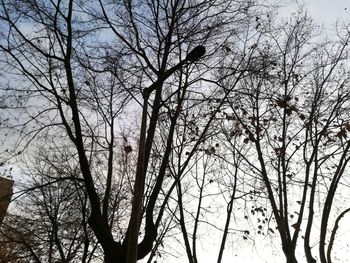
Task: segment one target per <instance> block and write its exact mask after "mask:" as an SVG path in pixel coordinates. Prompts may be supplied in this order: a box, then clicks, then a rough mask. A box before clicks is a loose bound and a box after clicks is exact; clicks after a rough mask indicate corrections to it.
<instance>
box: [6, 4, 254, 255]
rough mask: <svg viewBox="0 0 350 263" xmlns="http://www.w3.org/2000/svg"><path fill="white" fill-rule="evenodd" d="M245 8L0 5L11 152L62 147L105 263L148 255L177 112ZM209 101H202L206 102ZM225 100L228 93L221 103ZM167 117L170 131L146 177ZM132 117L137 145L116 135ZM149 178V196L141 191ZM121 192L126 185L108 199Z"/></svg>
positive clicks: (245, 12)
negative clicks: (119, 151)
mask: <svg viewBox="0 0 350 263" xmlns="http://www.w3.org/2000/svg"><path fill="white" fill-rule="evenodd" d="M252 6H254V2H253V1H248V2H244V1H243V2H242V1H221V0H207V1H184V0H173V1H142V0H138V1H124V2H114V1H112V2H109V1H102V0H99V1H92V2H89V3H87V2H85V1H79V0H76V1H73V0H70V1H35V2H33V1H7V0H2V1H1V11H0V23H1V26H2V31H1V40H0V49H1V51H2V56H3V58H4V59H3V61H2V65H4V69H5V71H6V74H5V75H6V77H7V78H8V79H9V82H8V83H6V85H4V88H3V92H7V93H10V94H11V95H12V97H14V101H15V103H16V105H14V106H13V107H11V106H8V108H7V110H11V112H13V113H12V114H13V115H12V116H13V118H10V119H9V120H8V122H7V124H8V125H9V126H10V127H11V128H12V131H15V130H16V131H17V132H18V136H19V138H21V140H20V142H19V143H16V145H17V146H18V147H24V148H27V147H28V145H29V146H30V144H29V143H30V142H32V141H34V139H35V138H37V137H38V136H39V135H40V134H41V133H42V132H43V131H44V130H45V129H48V130H49V135H50V138H51V140H54V138H59V137H61V136H63V137H66V138H68V139H69V140H70V142H71V145H70V147H72V149H74V150H73V154H74V155H75V156H76V158H77V162H78V163H79V167H80V174H81V176H82V181H83V186H84V189H85V192H86V194H87V197H88V200H89V209H90V210H89V212H90V214H89V218H88V223H89V226H90V227H91V229H92V231H93V233H94V235H95V237H96V239H97V241H98V243H99V244H100V246H101V247H102V249H103V252H104V260H105V262H136V260H137V259H141V258H144V257H145V256H146V255H147V254H148V253H150V252H151V251H152V249H153V243H154V242H155V241H156V239H157V236H158V233H157V228H158V226H159V224H160V222H161V220H162V216H163V214H164V207H165V205H166V202H167V200H168V198H165V199H164V200H163V204H162V205H160V209H159V210H157V211H158V213H157V217H156V220H154V217H155V213H154V212H155V205H156V203H157V201H158V200H159V193H160V192H161V190H162V187H163V182H164V178H165V173H166V170H167V166H168V163H169V157H170V155H171V153H172V151H173V145H172V142H173V137H174V131H175V127H176V125H177V124H178V119H179V116H180V114H181V112H182V109H183V105H184V103H185V101H187V100H188V98H189V96H191V94H192V95H193V94H196V91H195V90H193V88H194V87H195V86H194V85H195V84H196V83H198V81H199V79H200V77H201V76H203V74H209V73H208V71H207V70H206V69H208V68H209V67H208V66H215V63H216V62H217V61H216V60H215V59H214V60H213V61H212V62H211V63H212V64H211V65H210V62H206V63H207V64H208V65H205V63H203V62H204V61H209V58H210V57H212V54H214V53H215V51H216V50H218V49H219V48H221V47H222V43H223V42H224V41H225V38H226V37H227V35H232V34H234V35H236V36H238V35H239V34H240V33H241V32H240V30H235V29H234V28H240V25H241V24H244V25H247V22H246V19H247V17H249V14H250V9H251V7H252ZM237 39H239V38H238V37H237ZM204 46H205V47H204ZM205 49H206V50H207V53H206V54H207V55H206V57H203V55H204V53H205ZM191 50H192V51H191ZM190 51H191V52H190ZM205 58H207V59H208V60H205ZM15 76H16V77H15ZM167 80H169V82H168V81H167ZM210 89H211V87H210V86H208V87H206V90H205V92H209V94H210ZM214 89H215V90H217V89H218V87H217V86H215V88H214ZM230 91H231V89H229V90H227V91H224V92H223V94H224V95H223V98H224V97H227V96H228V93H229V92H230ZM203 93H204V91H203ZM198 106H200V105H198ZM218 108H219V107H218ZM163 111H164V112H165V113H167V114H168V120H169V123H170V127H169V132H168V133H167V134H165V137H164V138H163V142H164V144H165V146H164V148H162V149H161V152H160V153H158V155H159V156H160V158H159V159H158V166H154V167H156V169H153V170H152V169H151V167H150V164H151V163H152V162H153V159H154V160H155V161H156V158H153V154H154V153H155V152H156V151H155V147H156V145H155V138H156V134H157V129H158V125H159V123H160V121H161V113H162V112H163ZM129 112H136V114H137V117H136V118H135V121H136V122H137V123H138V122H140V123H141V125H140V127H139V131H137V130H136V129H135V128H134V129H133V130H132V132H133V133H134V134H135V135H134V137H133V136H130V137H125V136H124V135H123V132H122V130H123V129H124V127H125V126H127V125H131V120H130V115H127V113H129ZM125 116H128V119H125ZM213 119H214V115H212V116H211V117H210V118H208V119H206V122H207V123H206V124H205V125H204V126H203V127H204V128H203V130H202V131H201V134H202V135H201V136H200V137H199V138H198V140H197V142H195V143H194V144H193V146H192V150H191V153H190V154H189V155H188V158H187V160H186V161H185V162H184V163H183V164H182V168H181V171H180V173H179V174H177V175H176V177H175V179H174V184H173V185H174V186H175V185H176V182H177V181H178V180H179V178H180V177H181V176H182V174H183V172H184V171H185V169H186V167H187V166H188V164H189V162H190V159H191V157H192V156H193V154H194V152H195V151H196V149H197V148H198V147H199V145H200V143H201V140H202V139H203V138H204V136H205V134H206V132H207V130H208V128H209V126H210V124H211V122H212V121H213ZM19 121H21V123H20V124H18V122H19ZM123 126H124V127H123ZM132 137H133V138H132ZM132 139H134V140H132ZM123 141H124V142H129V143H128V144H127V145H125V148H124V151H125V154H124V157H121V158H136V160H135V164H136V171H133V170H132V169H129V168H127V167H126V168H125V170H124V172H133V176H130V177H123V176H124V173H122V174H118V173H116V169H115V163H118V161H117V162H116V161H115V159H116V158H119V156H120V155H119V156H117V155H116V153H115V148H116V147H115V146H116V144H118V143H119V144H120V143H122V142H123ZM134 149H135V150H134ZM136 149H137V150H136ZM135 151H137V154H135ZM22 152H23V149H20V150H16V153H17V154H21V153H22ZM12 153H14V152H12ZM101 163H102V164H103V169H102V168H99V165H100V164H101ZM121 177H123V178H125V179H122V178H121ZM126 178H127V179H126ZM149 178H153V181H152V184H146V182H148V179H149ZM118 180H119V182H120V181H123V180H129V181H128V185H127V186H126V187H125V188H123V189H119V190H122V191H119V192H117V193H116V192H115V191H114V190H115V188H114V186H115V185H116V184H115V182H116V181H118ZM119 186H120V184H119ZM173 189H174V188H169V189H168V190H169V194H165V196H166V197H167V196H169V195H170V193H171V191H172V190H173ZM120 192H122V193H123V195H119V193H120ZM115 197H117V199H115ZM120 198H122V199H123V202H124V204H126V206H123V209H124V213H122V214H119V213H120V210H119V211H116V210H115V208H116V206H118V204H120V203H119V201H118V200H120ZM116 200H117V201H116ZM130 202H132V209H131V210H129V209H127V207H129V203H130ZM125 207H126V208H125ZM118 217H121V218H122V219H121V218H119V220H116V218H118ZM143 218H144V220H143ZM142 222H144V224H142ZM115 224H118V226H117V227H115ZM141 225H142V226H143V229H142V231H141V232H142V236H143V237H142V240H141V242H140V243H139V242H138V239H139V232H140V226H141ZM115 229H118V230H120V232H119V231H117V232H116V231H115Z"/></svg>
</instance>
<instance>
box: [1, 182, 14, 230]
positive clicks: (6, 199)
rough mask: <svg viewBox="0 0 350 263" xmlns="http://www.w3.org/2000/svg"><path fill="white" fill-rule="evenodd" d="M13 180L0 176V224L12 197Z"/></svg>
mask: <svg viewBox="0 0 350 263" xmlns="http://www.w3.org/2000/svg"><path fill="white" fill-rule="evenodd" d="M12 187H13V180H10V179H7V178H5V177H1V176H0V225H1V224H2V221H3V220H4V218H5V215H6V211H7V208H8V206H9V204H10V201H11V197H12Z"/></svg>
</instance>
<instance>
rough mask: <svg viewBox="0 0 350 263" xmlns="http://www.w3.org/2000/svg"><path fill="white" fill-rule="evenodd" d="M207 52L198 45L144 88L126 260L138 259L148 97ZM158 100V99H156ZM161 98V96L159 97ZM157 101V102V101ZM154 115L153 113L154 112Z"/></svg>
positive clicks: (133, 262) (144, 176)
mask: <svg viewBox="0 0 350 263" xmlns="http://www.w3.org/2000/svg"><path fill="white" fill-rule="evenodd" d="M204 54H205V47H204V46H201V45H200V46H197V47H195V48H194V49H193V50H191V51H190V52H189V53H188V55H187V56H186V58H185V59H184V60H181V61H180V62H179V63H178V64H176V65H175V66H173V67H172V68H170V69H168V70H167V71H165V72H164V73H163V74H161V75H160V76H159V77H158V80H157V81H155V82H154V83H153V84H151V85H150V86H149V87H147V88H145V89H144V90H143V109H142V120H141V131H140V141H139V152H138V158H137V167H136V178H135V184H134V196H133V201H132V209H131V215H130V222H129V227H128V230H127V237H126V241H127V255H126V262H128V263H135V262H136V261H137V246H138V235H139V230H140V224H141V220H142V198H143V194H144V186H145V178H146V169H147V163H145V161H146V160H145V154H146V133H147V115H148V99H149V97H150V95H151V93H152V92H153V91H154V90H157V89H160V88H161V87H162V85H163V83H164V81H165V80H166V79H167V78H169V77H170V76H171V75H172V74H173V73H174V72H175V71H177V70H178V69H180V68H181V67H182V66H183V65H185V64H191V63H194V62H196V61H197V60H198V59H200V58H201V57H202V56H203V55H204ZM155 100H156V99H155ZM159 100H160V98H159ZM156 103H157V102H156ZM154 111H155V112H153V113H154V114H155V116H157V115H158V111H159V101H158V105H157V106H155V107H154ZM152 115H153V114H152Z"/></svg>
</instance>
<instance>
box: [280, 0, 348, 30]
mask: <svg viewBox="0 0 350 263" xmlns="http://www.w3.org/2000/svg"><path fill="white" fill-rule="evenodd" d="M281 2H282V3H283V2H284V3H291V5H289V7H288V9H290V6H294V7H297V5H298V4H301V5H304V6H305V7H306V9H307V10H308V12H309V15H310V16H311V17H312V18H313V19H314V20H315V21H316V22H318V23H324V24H325V25H329V26H332V25H334V24H335V22H336V21H337V20H338V22H344V21H350V1H349V0H284V1H283V0H282V1H281Z"/></svg>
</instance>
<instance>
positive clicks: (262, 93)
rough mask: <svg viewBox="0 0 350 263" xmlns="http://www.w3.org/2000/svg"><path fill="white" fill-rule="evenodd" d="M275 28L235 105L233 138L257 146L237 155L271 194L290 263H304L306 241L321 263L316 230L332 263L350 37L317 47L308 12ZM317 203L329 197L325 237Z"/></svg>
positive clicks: (231, 108) (343, 162) (264, 38)
mask: <svg viewBox="0 0 350 263" xmlns="http://www.w3.org/2000/svg"><path fill="white" fill-rule="evenodd" d="M267 24H269V28H270V32H262V34H259V36H258V37H257V38H256V42H255V43H254V44H253V46H252V48H254V49H255V52H254V53H255V55H253V57H254V59H253V60H252V61H254V63H250V65H249V66H248V69H247V75H248V77H247V78H245V79H244V80H245V81H242V82H241V85H242V91H239V92H238V93H237V95H236V96H235V97H233V98H231V99H230V100H229V101H228V107H227V109H226V114H230V116H231V117H230V118H231V122H232V125H231V126H227V129H232V126H234V127H235V128H234V132H233V133H232V136H233V137H239V138H241V140H242V141H241V143H243V144H249V145H251V146H252V148H251V150H249V151H248V152H242V151H240V150H239V151H237V152H238V153H240V155H241V156H242V158H243V159H245V162H246V165H247V166H248V167H250V169H251V170H252V171H253V172H254V173H256V175H257V176H258V178H260V180H261V182H262V183H263V185H264V188H265V189H266V191H267V193H266V197H267V198H268V200H269V202H270V206H271V209H272V213H273V216H274V219H275V222H276V225H277V228H278V232H279V234H280V238H281V243H282V250H283V252H284V254H285V257H286V260H287V262H297V258H296V253H295V250H296V246H297V243H298V240H299V237H300V236H301V234H300V233H303V235H302V236H303V238H304V252H305V257H306V259H307V261H308V262H316V260H315V258H314V256H313V255H312V250H311V247H310V238H311V232H312V230H314V231H318V232H319V233H320V239H319V242H320V246H319V247H320V251H319V257H320V260H321V262H327V261H326V259H325V257H326V255H325V249H324V248H325V244H326V242H325V237H326V233H327V226H328V219H329V213H330V211H331V210H332V200H333V198H334V197H335V194H336V189H337V186H338V183H339V180H340V179H341V178H342V177H343V175H344V170H345V168H346V166H347V162H348V161H347V160H348V155H349V151H348V150H349V149H348V143H349V142H348V139H347V132H348V130H347V128H346V127H347V123H348V120H349V116H348V111H347V107H348V101H349V89H348V87H347V85H348V81H349V79H348V77H347V74H346V73H345V72H346V68H345V66H344V64H345V63H347V60H348V51H347V45H348V41H349V39H348V36H347V34H346V35H345V37H341V36H340V38H339V40H338V41H329V42H323V43H322V44H314V43H313V42H312V40H313V39H314V32H316V31H314V28H313V25H312V22H311V20H310V19H309V18H308V17H307V16H306V15H305V14H304V13H303V12H302V11H300V12H298V13H297V16H296V17H295V18H294V19H290V20H289V21H287V22H285V23H283V24H282V25H281V26H277V27H276V26H274V25H273V24H271V23H270V22H267ZM228 132H229V130H228V131H227V133H228ZM235 148H236V147H235ZM236 149H238V148H236ZM253 149H254V150H253ZM329 180H330V181H331V183H330V184H328V181H329ZM324 192H326V194H325V195H323V193H324ZM316 195H318V196H320V195H321V196H322V197H321V200H319V205H320V206H321V207H322V210H323V212H322V223H321V226H320V228H319V229H317V228H315V225H314V224H313V219H314V216H315V205H316V204H315V202H316V199H315V198H316ZM323 198H325V199H323ZM319 212H320V211H319ZM306 213H308V217H307V220H304V218H305V214H306ZM319 215H320V214H319ZM319 215H318V216H319ZM303 223H304V224H306V226H305V229H303V225H302V224H303ZM316 240H317V239H316Z"/></svg>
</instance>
